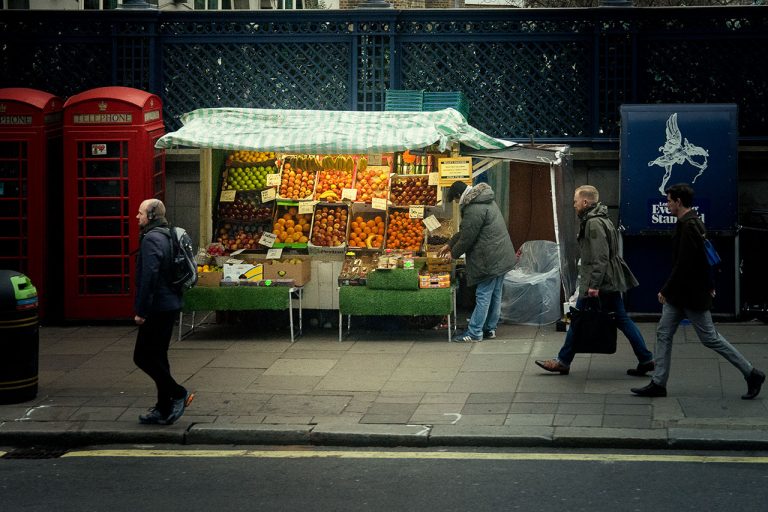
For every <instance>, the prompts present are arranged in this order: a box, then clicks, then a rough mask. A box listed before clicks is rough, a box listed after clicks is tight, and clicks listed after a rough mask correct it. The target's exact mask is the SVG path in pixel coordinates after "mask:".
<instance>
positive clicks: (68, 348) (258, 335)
mask: <svg viewBox="0 0 768 512" xmlns="http://www.w3.org/2000/svg"><path fill="white" fill-rule="evenodd" d="M273 323H274V322H273ZM286 323H287V322H286ZM305 323H306V322H305ZM638 326H639V327H640V329H641V331H642V333H643V335H644V336H645V338H646V340H647V341H648V344H649V347H653V344H654V340H655V334H654V332H655V326H656V325H655V323H639V324H638ZM718 329H719V330H720V332H721V333H722V334H723V335H724V336H725V337H726V338H727V339H728V340H729V341H730V342H731V343H733V344H734V345H735V346H736V347H737V348H738V349H739V350H741V351H742V352H743V353H744V355H745V356H746V357H747V358H748V359H750V360H751V361H752V362H753V364H754V365H755V366H757V367H758V368H762V369H766V368H768V325H765V324H763V323H762V322H748V323H719V324H718ZM135 336H136V328H135V327H134V326H130V325H126V324H122V325H95V326H84V325H73V326H64V327H61V326H43V327H41V328H40V370H39V377H40V385H39V391H38V395H37V397H36V398H35V399H34V400H32V401H29V402H25V403H20V404H8V405H0V446H6V447H14V446H22V445H52V446H72V445H94V444H118V443H126V444H160V443H172V444H184V445H210V444H228V445H233V444H290V445H297V444H298V445H302V444H304V445H344V446H414V447H417V446H425V447H427V446H517V447H522V446H526V447H528V446H536V447H600V448H648V449H658V448H675V449H738V450H747V449H749V450H751V449H768V405H767V404H768V389H765V390H764V391H763V393H762V394H761V395H760V396H759V397H758V398H757V399H755V400H752V401H745V400H741V399H740V395H741V394H742V393H744V392H745V391H746V383H745V381H744V379H743V377H742V375H741V374H740V373H739V372H738V371H737V370H736V369H735V368H734V367H732V366H731V365H730V364H729V363H728V362H726V361H725V360H724V359H722V358H721V357H719V356H718V355H717V354H716V353H714V352H713V351H711V350H709V349H707V348H705V347H703V346H702V345H701V344H700V343H699V342H698V340H697V338H696V335H695V333H694V331H693V329H692V328H691V327H690V326H682V327H681V328H680V330H679V331H678V333H677V335H676V337H675V342H674V343H675V345H674V350H673V359H672V373H671V378H670V381H669V383H668V387H667V389H668V392H669V396H668V397H666V398H644V397H637V396H634V395H632V394H631V393H630V392H629V388H630V387H636V386H643V385H645V384H647V382H648V381H649V379H648V378H637V377H630V376H628V375H626V373H625V372H626V369H627V368H630V367H633V366H635V365H636V363H637V361H636V360H635V359H634V356H633V354H632V351H631V349H630V346H629V343H628V342H627V341H626V339H625V338H624V337H623V336H622V335H621V334H619V349H618V351H617V353H616V354H613V355H587V354H583V355H578V356H577V357H576V360H575V361H574V363H573V365H572V367H571V373H570V375H567V376H561V375H558V374H549V373H544V372H543V371H542V370H541V369H540V368H539V367H537V366H536V365H535V364H534V360H535V359H542V358H549V357H552V356H554V355H555V354H556V353H557V351H558V349H559V348H560V345H561V344H562V342H563V338H564V333H562V332H557V331H556V330H555V327H554V325H550V326H541V327H538V326H524V325H501V326H500V327H499V329H498V338H497V339H494V340H486V341H483V342H481V343H473V344H462V343H448V342H447V341H446V337H447V336H446V332H445V330H444V329H442V330H440V329H435V328H426V329H423V330H415V329H395V330H378V329H372V328H369V327H368V324H364V323H363V322H362V320H361V319H357V318H353V324H352V330H351V332H350V333H349V335H348V336H347V337H346V338H345V340H344V341H343V342H339V341H338V331H337V330H336V329H335V328H330V329H323V328H322V327H315V328H310V327H309V326H308V325H305V329H304V334H303V336H301V337H300V338H298V339H297V340H296V341H295V342H294V343H291V342H290V341H289V339H290V337H289V331H288V328H287V325H282V326H280V325H278V326H277V327H275V326H274V325H271V324H270V323H269V322H267V323H263V322H262V321H261V319H260V317H259V316H258V315H250V316H247V317H243V318H241V319H240V321H239V322H235V323H221V324H216V323H209V324H204V325H203V326H202V328H200V329H198V330H197V331H196V332H194V333H192V334H191V335H189V336H187V337H185V338H184V339H183V340H181V341H177V340H176V337H175V335H174V340H173V342H172V345H171V349H170V360H171V367H172V371H173V373H174V376H175V377H176V379H177V380H178V381H179V382H180V383H183V385H184V386H186V387H187V388H188V389H190V390H194V392H195V393H196V398H195V400H194V402H193V403H192V404H191V406H190V407H189V408H188V409H187V411H186V414H185V415H184V416H183V417H182V418H181V419H180V420H179V422H177V423H176V424H174V425H171V426H154V425H152V426H147V425H140V424H138V421H137V417H138V415H139V414H141V413H143V412H145V411H146V409H147V408H149V407H151V406H152V405H153V404H154V386H153V384H152V382H151V381H150V380H149V378H148V377H147V376H146V375H145V374H144V373H142V372H141V371H140V370H138V369H137V368H136V367H135V365H134V364H133V362H132V350H133V344H134V340H135Z"/></svg>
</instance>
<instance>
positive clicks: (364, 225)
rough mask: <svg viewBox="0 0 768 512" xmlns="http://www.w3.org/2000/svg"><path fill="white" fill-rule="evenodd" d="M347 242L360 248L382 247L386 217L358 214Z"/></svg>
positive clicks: (351, 224)
mask: <svg viewBox="0 0 768 512" xmlns="http://www.w3.org/2000/svg"><path fill="white" fill-rule="evenodd" d="M347 243H348V244H349V246H350V247H356V248H358V249H381V248H382V245H383V244H384V217H383V216H382V215H375V216H374V215H358V216H357V217H355V218H354V219H352V222H350V223H349V238H348V239H347Z"/></svg>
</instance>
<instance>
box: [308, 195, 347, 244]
mask: <svg viewBox="0 0 768 512" xmlns="http://www.w3.org/2000/svg"><path fill="white" fill-rule="evenodd" d="M337 217H338V218H337ZM348 224H349V206H348V205H346V204H341V203H338V204H332V203H317V204H316V205H315V214H314V216H313V218H312V230H311V231H310V233H311V234H310V237H309V242H307V249H308V250H309V254H322V253H333V254H335V253H344V252H345V251H346V247H347V226H348ZM329 228H330V230H331V231H330V232H329V231H328V229H329ZM321 230H322V231H321ZM329 238H330V239H329Z"/></svg>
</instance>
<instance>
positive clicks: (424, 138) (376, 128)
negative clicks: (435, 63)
mask: <svg viewBox="0 0 768 512" xmlns="http://www.w3.org/2000/svg"><path fill="white" fill-rule="evenodd" d="M181 121H182V123H183V125H184V126H182V127H181V128H180V129H179V130H177V131H175V132H171V133H167V134H166V135H164V136H163V137H161V138H160V139H159V140H158V141H157V143H156V144H155V147H158V148H171V147H182V146H186V147H194V148H212V149H226V150H236V149H245V150H255V151H275V152H281V153H329V154H344V153H358V154H359V153H389V152H393V151H405V150H406V149H419V148H424V147H427V146H430V145H432V144H435V143H437V144H439V146H440V150H441V151H444V150H445V149H447V148H449V147H450V144H451V143H452V142H454V141H458V142H460V143H462V144H464V145H466V146H469V147H471V148H475V149H503V148H506V147H509V146H511V145H513V143H511V142H506V141H503V140H500V139H496V138H494V137H491V136H490V135H486V134H485V133H483V132H481V131H479V130H477V129H475V128H473V127H471V126H470V125H469V124H468V123H467V121H466V120H465V119H464V116H462V115H461V114H460V113H459V112H457V111H456V110H454V109H452V108H447V109H444V110H438V111H436V112H357V111H334V110H269V109H253V108H203V109H198V110H194V111H192V112H188V113H186V114H184V115H183V116H182V117H181Z"/></svg>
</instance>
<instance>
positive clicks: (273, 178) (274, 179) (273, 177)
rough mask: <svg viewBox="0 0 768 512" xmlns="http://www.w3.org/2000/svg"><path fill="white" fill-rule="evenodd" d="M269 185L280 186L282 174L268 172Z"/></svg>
mask: <svg viewBox="0 0 768 512" xmlns="http://www.w3.org/2000/svg"><path fill="white" fill-rule="evenodd" d="M267 186H268V187H279V186H280V175H279V174H267Z"/></svg>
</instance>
